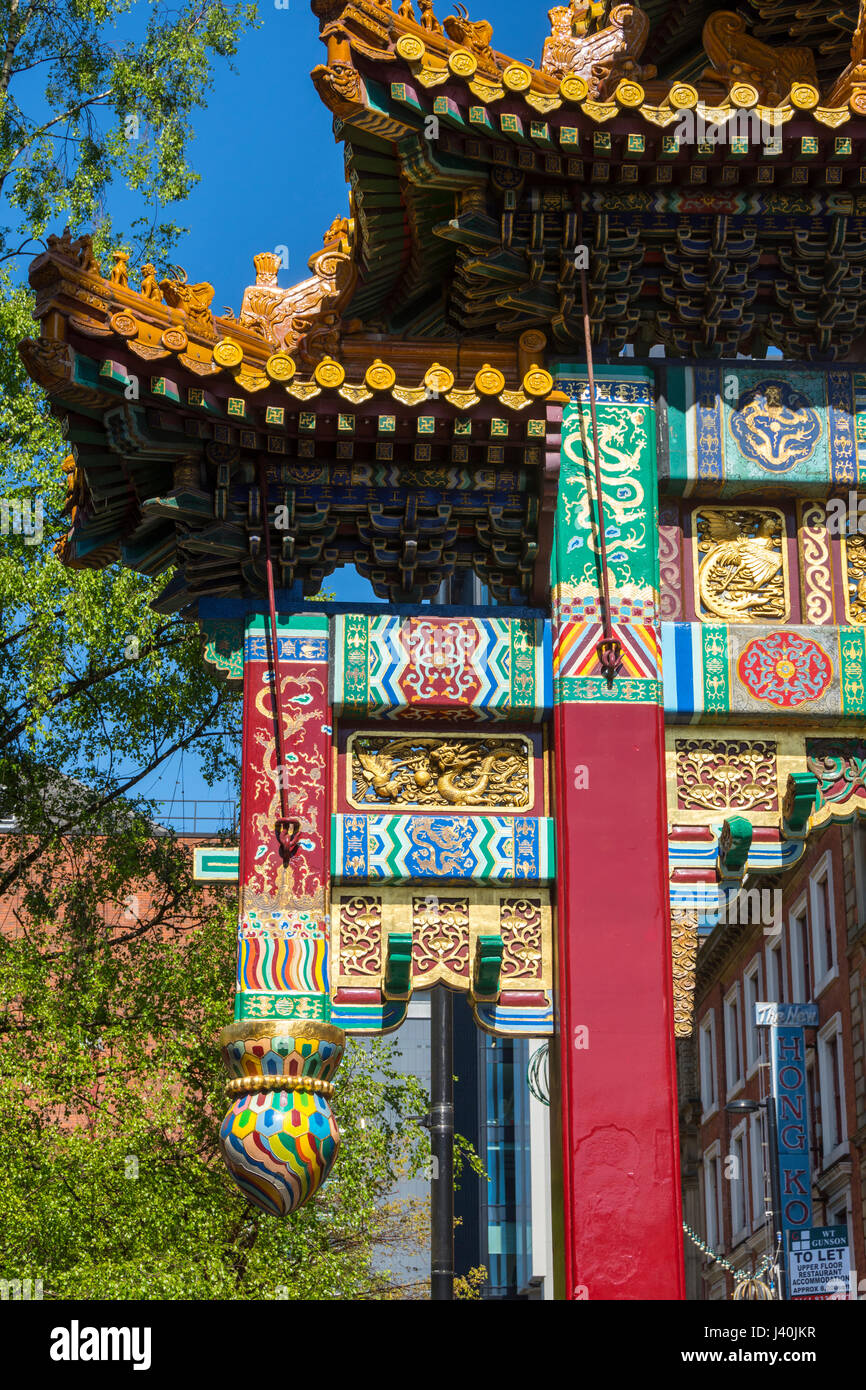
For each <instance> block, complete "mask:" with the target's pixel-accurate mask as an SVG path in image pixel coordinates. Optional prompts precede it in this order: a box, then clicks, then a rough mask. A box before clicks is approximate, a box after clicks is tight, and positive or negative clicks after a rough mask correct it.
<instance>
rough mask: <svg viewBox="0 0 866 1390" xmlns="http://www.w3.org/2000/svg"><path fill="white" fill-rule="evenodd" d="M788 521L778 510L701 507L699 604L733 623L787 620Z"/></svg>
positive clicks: (697, 523)
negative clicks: (786, 523) (786, 531)
mask: <svg viewBox="0 0 866 1390" xmlns="http://www.w3.org/2000/svg"><path fill="white" fill-rule="evenodd" d="M785 539H786V538H785V522H784V517H783V515H782V513H781V512H779V511H777V510H776V509H775V508H772V509H762V508H758V507H699V508H697V509H696V511H695V513H694V543H695V548H696V552H697V553H696V557H695V558H696V565H695V568H696V571H697V580H696V584H697V604H698V613H699V615H700V616H701V617H702V618H711V619H716V620H718V619H721V620H722V621H724V622H728V623H758V622H777V621H779V620H783V619H785V618H787V617H788V613H789V601H788V572H787V564H786V555H785Z"/></svg>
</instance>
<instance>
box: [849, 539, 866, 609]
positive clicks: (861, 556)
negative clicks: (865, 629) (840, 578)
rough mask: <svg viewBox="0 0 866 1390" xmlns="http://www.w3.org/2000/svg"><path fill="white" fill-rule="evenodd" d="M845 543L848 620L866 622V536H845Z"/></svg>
mask: <svg viewBox="0 0 866 1390" xmlns="http://www.w3.org/2000/svg"><path fill="white" fill-rule="evenodd" d="M843 543H844V546H845V602H846V606H847V608H848V621H849V622H852V623H866V536H861V535H859V534H858V535H856V536H845V537H844V542H843Z"/></svg>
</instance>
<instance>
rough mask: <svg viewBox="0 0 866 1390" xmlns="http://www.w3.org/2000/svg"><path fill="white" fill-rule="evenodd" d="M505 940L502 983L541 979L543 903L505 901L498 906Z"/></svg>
mask: <svg viewBox="0 0 866 1390" xmlns="http://www.w3.org/2000/svg"><path fill="white" fill-rule="evenodd" d="M499 912H500V917H499V923H500V935H501V936H502V941H503V948H504V949H503V952H502V984H503V988H505V987H506V986H510V985H511V982H512V981H513V980H538V979H540V977H541V900H540V899H539V898H503V899H502V902H501V903H500V905H499Z"/></svg>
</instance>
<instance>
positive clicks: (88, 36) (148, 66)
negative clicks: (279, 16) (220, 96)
mask: <svg viewBox="0 0 866 1390" xmlns="http://www.w3.org/2000/svg"><path fill="white" fill-rule="evenodd" d="M255 17H256V8H255V6H254V5H249V4H240V3H239V4H234V5H227V4H223V3H219V2H217V3H214V0H190V3H187V4H184V5H181V6H180V7H177V6H174V5H169V4H168V3H166V0H156V3H150V4H144V3H141V0H138V3H136V0H0V196H2V197H3V199H4V200H5V203H6V205H7V207H8V209H9V215H10V218H11V219H12V220H11V221H10V223H9V225H7V226H6V227H3V228H2V229H0V259H5V258H6V257H8V256H10V255H14V254H16V253H17V252H18V251H19V250H21V249H22V248H28V247H29V248H30V249H31V251H32V250H33V246H32V240H33V238H38V237H41V236H42V234H43V232H44V230H45V229H46V227H47V226H48V225H49V224H50V223H52V222H56V221H57V220H58V218H60V217H61V216H62V217H63V218H64V220H66V221H68V222H69V223H70V224H71V225H72V226H73V227H74V228H79V227H82V228H88V229H92V228H99V227H100V226H101V227H102V230H103V232H104V234H106V235H107V232H108V223H107V219H106V217H105V214H104V195H105V193H106V191H107V189H108V188H109V187H110V185H111V184H112V183H113V182H114V181H115V180H117V179H120V180H122V181H123V182H124V183H125V184H126V185H127V187H128V188H130V189H131V190H133V192H134V193H135V194H137V195H138V197H139V199H140V202H141V204H142V212H141V215H140V216H139V217H138V218H137V219H136V220H135V221H134V223H133V227H132V229H131V230H132V231H133V232H134V234H135V239H136V241H137V243H138V244H139V247H140V249H141V252H142V254H144V253H147V255H148V256H149V257H151V258H153V256H155V255H156V256H157V257H158V258H159V257H160V256H164V255H165V254H166V253H167V252H168V250H169V249H170V248H171V246H172V245H173V243H174V242H175V240H176V239H177V235H178V228H177V226H176V225H175V224H174V223H173V222H171V221H164V222H158V221H157V218H158V216H159V212H158V210H159V209H160V208H162V207H165V206H166V205H167V204H170V203H173V202H177V201H180V200H182V199H183V198H185V197H186V196H187V194H188V193H189V190H190V188H191V187H192V186H193V184H194V183H195V182H196V180H197V177H198V176H197V175H196V173H195V171H194V170H193V168H192V166H191V164H190V162H189V157H188V148H187V147H188V144H189V140H190V136H191V124H190V123H191V118H192V114H193V112H194V111H195V110H196V109H197V108H200V107H202V106H204V105H206V94H207V92H208V90H209V88H210V86H211V83H212V76H213V67H214V63H215V61H217V60H220V59H223V60H226V61H229V62H230V60H231V58H232V56H233V55H234V54H235V53H236V51H237V47H238V43H239V40H240V37H241V35H242V33H243V31H244V30H245V29H246V28H248V27H249V26H250V25H252V24H253V23H254V22H255ZM154 210H156V211H154Z"/></svg>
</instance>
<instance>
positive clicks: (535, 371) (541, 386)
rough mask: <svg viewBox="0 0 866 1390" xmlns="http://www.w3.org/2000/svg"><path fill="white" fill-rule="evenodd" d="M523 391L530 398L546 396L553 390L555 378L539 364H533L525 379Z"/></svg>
mask: <svg viewBox="0 0 866 1390" xmlns="http://www.w3.org/2000/svg"><path fill="white" fill-rule="evenodd" d="M523 389H524V391H526V392H527V394H528V395H530V396H546V395H548V394H549V393H550V392H551V391H552V390H553V377H552V376H551V375H550V372H547V371H545V369H544V368H543V367H539V365H538V363H537V362H536V363H533V365H532V366H531V367H530V368H529V371H528V372H527V373H526V376H525V377H524V378H523Z"/></svg>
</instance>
